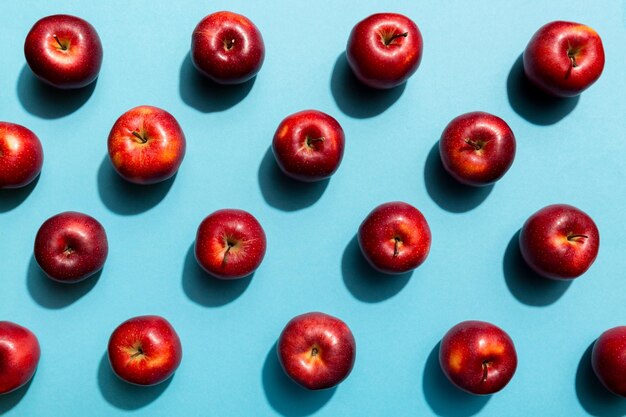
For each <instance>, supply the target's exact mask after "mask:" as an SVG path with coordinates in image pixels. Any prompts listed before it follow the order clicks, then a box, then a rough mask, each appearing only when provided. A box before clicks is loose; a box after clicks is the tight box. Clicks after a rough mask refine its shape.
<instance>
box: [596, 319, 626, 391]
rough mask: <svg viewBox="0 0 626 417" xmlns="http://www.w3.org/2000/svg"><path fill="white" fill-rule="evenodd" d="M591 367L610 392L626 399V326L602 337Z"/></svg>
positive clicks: (609, 331)
mask: <svg viewBox="0 0 626 417" xmlns="http://www.w3.org/2000/svg"><path fill="white" fill-rule="evenodd" d="M591 366H592V367H593V370H594V372H595V373H596V375H597V376H598V379H599V380H600V382H602V384H603V385H604V386H605V387H606V388H607V389H608V390H609V391H611V392H612V393H614V394H616V395H620V396H622V397H626V326H619V327H614V328H612V329H609V330H607V331H606V332H604V333H602V334H601V335H600V337H599V338H598V340H596V343H594V345H593V349H592V351H591Z"/></svg>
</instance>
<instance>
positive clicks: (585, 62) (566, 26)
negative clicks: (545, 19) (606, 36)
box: [523, 21, 604, 97]
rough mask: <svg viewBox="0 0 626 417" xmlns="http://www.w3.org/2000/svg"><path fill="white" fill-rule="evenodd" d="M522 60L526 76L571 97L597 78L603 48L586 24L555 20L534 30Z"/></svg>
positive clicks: (550, 90)
mask: <svg viewBox="0 0 626 417" xmlns="http://www.w3.org/2000/svg"><path fill="white" fill-rule="evenodd" d="M523 61H524V72H525V73H526V76H527V77H528V79H529V80H530V81H532V82H533V83H534V84H535V85H536V86H537V87H539V88H540V89H541V90H543V91H544V92H546V93H548V94H550V95H553V96H556V97H573V96H577V95H579V94H580V93H582V92H583V91H584V90H586V89H587V88H589V87H590V86H591V84H593V83H595V82H596V81H597V80H598V78H600V75H601V74H602V70H603V69H604V48H603V46H602V40H601V39H600V36H599V35H598V34H597V33H596V31H595V30H593V29H592V28H590V27H589V26H585V25H583V24H580V23H575V22H563V21H556V22H551V23H548V24H546V25H544V26H542V27H541V28H540V29H539V30H538V31H537V32H536V33H535V34H534V36H533V37H532V38H531V39H530V42H529V43H528V46H526V49H525V50H524V56H523Z"/></svg>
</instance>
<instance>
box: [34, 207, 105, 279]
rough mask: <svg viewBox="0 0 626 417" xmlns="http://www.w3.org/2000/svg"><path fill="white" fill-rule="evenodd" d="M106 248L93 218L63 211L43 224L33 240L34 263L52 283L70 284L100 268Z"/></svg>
mask: <svg viewBox="0 0 626 417" xmlns="http://www.w3.org/2000/svg"><path fill="white" fill-rule="evenodd" d="M108 253H109V245H108V242H107V236H106V233H105V231H104V227H102V225H101V224H100V223H99V222H98V221H97V220H96V219H94V218H93V217H91V216H88V215H86V214H83V213H77V212H73V211H67V212H64V213H60V214H57V215H56V216H52V217H50V218H49V219H48V220H46V221H45V222H44V223H43V224H42V225H41V227H40V228H39V231H38V232H37V236H36V238H35V259H36V260H37V263H38V264H39V266H40V267H41V269H42V270H43V272H45V273H46V275H48V277H50V278H52V279H53V280H55V281H59V282H63V283H74V282H78V281H82V280H84V279H85V278H87V277H90V276H91V275H93V274H95V273H96V272H98V271H99V270H101V269H102V267H103V266H104V262H105V261H106V258H107V255H108Z"/></svg>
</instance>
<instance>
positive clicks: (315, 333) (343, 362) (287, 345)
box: [278, 313, 356, 390]
mask: <svg viewBox="0 0 626 417" xmlns="http://www.w3.org/2000/svg"><path fill="white" fill-rule="evenodd" d="M355 356H356V343H355V341H354V336H352V332H351V331H350V329H349V328H348V326H347V325H346V323H344V322H343V321H341V320H339V319H338V318H336V317H333V316H330V315H328V314H324V313H307V314H302V315H300V316H297V317H294V318H293V319H291V320H290V321H289V323H287V325H286V326H285V328H284V329H283V331H282V333H281V334H280V338H279V339H278V361H279V362H280V365H281V366H282V367H283V369H284V371H285V373H286V374H287V375H288V376H289V377H290V378H291V379H292V380H294V381H295V382H296V383H298V384H300V385H301V386H303V387H304V388H307V389H310V390H319V389H326V388H331V387H334V386H335V385H337V384H339V383H340V382H341V381H343V380H344V379H346V378H347V377H348V375H349V374H350V372H351V371H352V367H353V366H354V359H355Z"/></svg>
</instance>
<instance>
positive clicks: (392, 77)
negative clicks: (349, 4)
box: [346, 13, 423, 89]
mask: <svg viewBox="0 0 626 417" xmlns="http://www.w3.org/2000/svg"><path fill="white" fill-rule="evenodd" d="M422 50H423V42H422V34H421V33H420V31H419V29H418V27H417V25H416V24H415V23H414V22H413V21H412V20H411V19H409V18H408V17H406V16H404V15H401V14H397V13H378V14H373V15H371V16H369V17H368V18H366V19H364V20H361V21H360V22H359V23H357V24H356V26H355V27H354V28H353V29H352V32H351V33H350V38H349V39H348V46H347V48H346V56H347V59H348V63H349V64H350V67H351V68H352V71H353V72H354V75H356V77H357V78H358V79H359V80H361V82H362V83H363V84H365V85H368V86H370V87H372V88H380V89H385V88H393V87H395V86H398V85H400V84H402V83H404V82H405V81H406V80H407V79H408V78H409V77H410V76H411V75H413V74H414V73H415V71H417V68H418V67H419V65H420V62H421V60H422Z"/></svg>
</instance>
